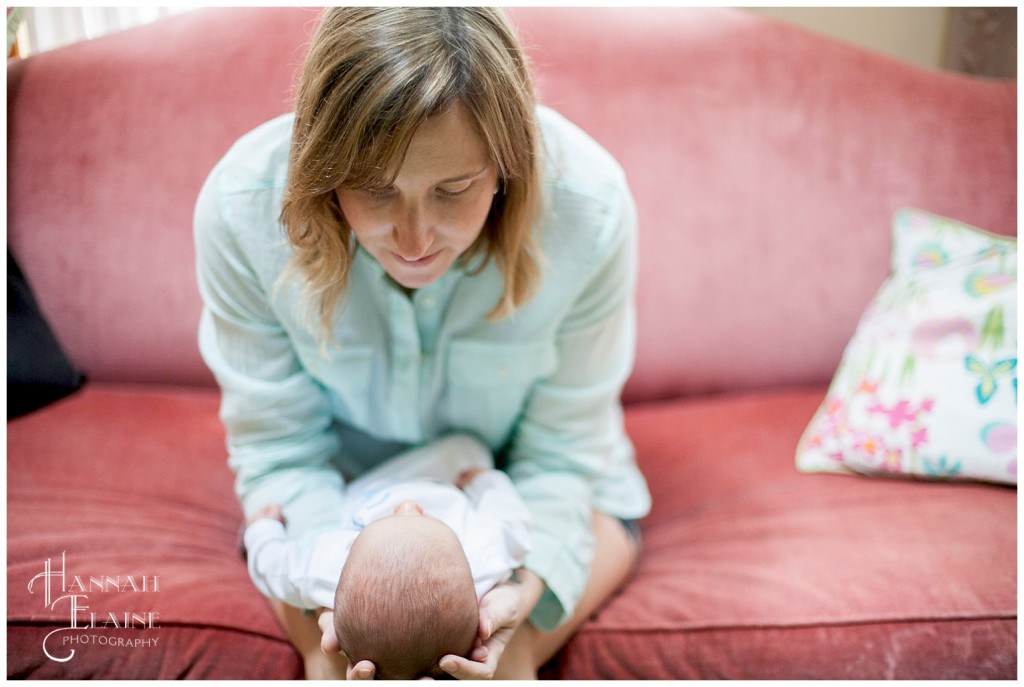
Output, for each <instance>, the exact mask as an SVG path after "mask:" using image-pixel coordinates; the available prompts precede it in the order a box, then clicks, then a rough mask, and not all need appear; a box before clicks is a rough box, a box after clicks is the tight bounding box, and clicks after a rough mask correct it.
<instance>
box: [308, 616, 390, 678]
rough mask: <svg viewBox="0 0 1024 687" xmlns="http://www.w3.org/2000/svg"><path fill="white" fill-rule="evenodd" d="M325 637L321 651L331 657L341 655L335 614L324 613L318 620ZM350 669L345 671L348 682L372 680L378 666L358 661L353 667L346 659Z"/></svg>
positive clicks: (322, 639)
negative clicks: (335, 628)
mask: <svg viewBox="0 0 1024 687" xmlns="http://www.w3.org/2000/svg"><path fill="white" fill-rule="evenodd" d="M316 622H317V624H318V625H319V626H320V632H322V633H323V637H321V638H320V650H321V651H323V652H324V653H325V654H327V655H329V656H333V655H335V654H340V653H341V646H340V645H339V644H338V636H337V635H336V634H335V633H334V612H333V611H327V610H325V611H323V612H321V613H320V616H319V617H318V618H317V619H316ZM346 663H347V664H348V667H347V668H346V669H345V679H346V680H372V679H373V678H374V676H375V675H376V673H377V666H375V665H373V663H372V662H370V661H356V663H355V665H352V663H351V661H349V660H348V659H347V657H346Z"/></svg>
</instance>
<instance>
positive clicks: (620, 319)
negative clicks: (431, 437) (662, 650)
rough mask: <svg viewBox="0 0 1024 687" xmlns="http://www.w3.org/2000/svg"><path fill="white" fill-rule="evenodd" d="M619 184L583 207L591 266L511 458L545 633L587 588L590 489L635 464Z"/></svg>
mask: <svg viewBox="0 0 1024 687" xmlns="http://www.w3.org/2000/svg"><path fill="white" fill-rule="evenodd" d="M617 182H618V183H617V184H614V187H613V188H610V189H609V192H608V193H607V194H606V195H605V196H604V197H603V198H602V199H601V202H600V203H598V202H596V201H591V204H590V205H586V207H587V208H588V209H589V208H596V209H593V210H592V212H593V214H594V216H596V217H601V218H603V223H601V224H597V225H595V227H594V228H593V230H592V234H591V236H590V237H588V238H589V239H590V240H592V241H593V242H594V244H595V248H594V253H593V256H594V257H593V263H592V264H591V265H590V266H589V269H588V271H587V272H586V273H585V274H583V275H580V281H581V282H582V283H581V287H582V288H581V289H580V290H579V292H578V296H577V298H576V299H575V301H574V302H573V305H572V307H571V309H570V311H569V312H568V314H567V316H566V317H565V319H564V320H563V321H562V322H561V324H560V327H559V329H558V333H557V338H556V342H555V343H556V350H557V357H558V361H559V364H558V368H557V369H556V370H555V371H554V372H553V373H552V374H551V375H549V376H548V377H547V378H545V379H543V380H542V381H541V382H539V383H538V384H537V385H536V387H535V388H534V390H533V392H532V394H531V396H530V400H529V402H528V405H527V407H526V409H525V413H524V415H523V419H522V421H521V422H520V424H519V426H518V428H517V430H516V432H515V434H514V437H513V442H512V448H511V451H510V455H509V464H508V473H509V475H510V477H511V478H512V480H513V482H514V483H515V485H516V487H517V488H518V489H519V492H520V494H521V495H522V497H523V499H524V501H525V502H526V504H527V506H528V508H529V510H530V515H531V518H532V521H533V528H532V534H533V549H532V551H531V552H530V554H529V555H528V556H527V558H526V568H527V569H528V570H530V571H532V572H533V573H534V574H536V575H537V576H538V577H540V578H541V579H542V580H543V581H544V583H545V589H544V592H543V594H542V597H541V600H540V602H539V603H538V605H537V606H536V608H535V609H534V610H533V612H532V614H531V621H532V622H533V624H534V625H535V626H537V628H538V629H541V630H543V631H548V630H551V629H553V628H554V627H556V626H557V625H559V624H560V623H562V622H564V621H565V620H566V619H567V618H568V617H569V616H570V615H572V612H573V609H574V608H575V606H576V604H577V603H578V601H579V599H580V596H581V595H582V593H583V590H584V588H585V587H586V584H587V575H588V566H589V563H590V560H591V558H592V555H593V543H594V540H593V533H592V531H591V514H592V508H593V499H594V488H593V485H594V483H595V481H596V480H598V479H599V478H601V477H603V476H605V475H609V474H616V473H617V472H620V471H621V470H622V469H623V467H624V466H627V465H628V464H629V463H631V462H632V461H633V450H632V445H631V444H630V442H629V439H628V437H627V436H626V434H625V429H624V426H623V417H622V408H621V404H620V401H619V396H620V393H621V390H622V386H623V385H624V384H625V381H626V379H627V377H628V376H629V373H630V371H631V370H632V364H633V357H634V348H635V321H634V320H635V312H634V311H635V307H634V291H635V276H636V275H635V271H636V265H635V262H636V216H635V208H634V205H633V201H632V197H631V195H630V193H629V189H628V187H627V185H626V183H625V179H624V178H622V177H619V178H618V179H617ZM609 186H613V184H612V183H609ZM581 202H582V201H581ZM581 212H582V211H581ZM557 268H558V264H557V262H555V260H554V259H553V258H552V259H551V265H550V267H549V269H551V270H555V269H557Z"/></svg>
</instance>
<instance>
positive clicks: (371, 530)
mask: <svg viewBox="0 0 1024 687" xmlns="http://www.w3.org/2000/svg"><path fill="white" fill-rule="evenodd" d="M410 503H411V502H405V503H403V504H402V505H400V506H399V507H398V508H396V513H395V514H394V515H391V516H388V517H386V518H381V519H380V520H376V521H374V522H372V523H370V524H369V525H367V526H366V527H365V528H364V529H363V531H362V532H361V533H360V534H359V536H358V537H356V540H355V542H354V543H353V544H352V549H351V551H350V552H349V555H348V559H347V560H346V562H345V566H344V568H343V569H342V571H341V578H340V579H339V581H338V591H337V593H336V594H335V597H334V604H335V608H334V629H335V632H336V633H337V635H338V643H339V644H340V646H341V649H342V651H343V652H344V653H345V655H346V656H347V657H348V658H349V659H350V661H351V662H352V663H353V664H354V663H355V662H356V661H361V660H368V661H372V662H373V663H374V665H375V666H376V667H377V672H376V674H377V677H378V679H415V678H417V677H422V676H424V675H430V676H432V677H441V676H444V675H446V673H444V672H443V671H441V670H440V668H439V667H438V665H437V664H438V662H439V661H440V659H441V658H442V657H443V656H445V655H447V654H458V655H460V656H466V655H467V654H468V653H469V651H470V650H471V649H472V646H473V640H474V638H475V637H476V634H477V626H478V617H479V611H478V603H477V598H476V591H475V590H474V587H473V576H472V574H471V572H470V569H469V562H468V561H467V560H466V554H465V552H464V551H463V550H462V545H461V543H460V542H459V539H458V537H456V536H455V533H454V532H453V531H452V530H451V528H450V527H448V526H447V525H445V524H444V523H443V522H441V521H440V520H437V519H436V518H433V517H431V516H429V515H424V514H423V512H422V510H421V509H419V507H418V506H416V505H415V504H412V507H410V506H408V505H407V504H410ZM403 506H404V507H405V508H403Z"/></svg>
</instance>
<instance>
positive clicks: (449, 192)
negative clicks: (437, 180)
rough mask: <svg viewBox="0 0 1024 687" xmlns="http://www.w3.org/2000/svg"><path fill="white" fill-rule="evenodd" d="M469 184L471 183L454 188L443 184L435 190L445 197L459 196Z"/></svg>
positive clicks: (466, 189)
mask: <svg viewBox="0 0 1024 687" xmlns="http://www.w3.org/2000/svg"><path fill="white" fill-rule="evenodd" d="M470 186H472V184H466V185H465V186H459V187H454V188H444V187H443V186H439V187H438V188H437V192H438V194H440V195H442V196H444V197H445V198H455V197H456V196H461V195H462V194H463V193H465V192H466V191H468V190H469V187H470Z"/></svg>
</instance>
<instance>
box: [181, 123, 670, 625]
mask: <svg viewBox="0 0 1024 687" xmlns="http://www.w3.org/2000/svg"><path fill="white" fill-rule="evenodd" d="M538 117H539V121H540V124H541V131H542V138H543V148H544V158H545V164H544V169H545V183H544V192H545V202H546V210H545V213H544V218H543V220H542V222H541V224H540V226H539V227H538V228H537V231H538V238H539V242H540V245H541V248H542V252H543V256H544V257H543V266H542V270H543V277H542V281H541V283H540V288H539V289H538V291H537V292H536V295H535V296H534V297H533V298H532V299H531V300H530V301H528V302H527V303H526V304H525V305H523V306H522V307H520V308H519V309H518V310H517V311H516V312H515V313H514V314H513V315H511V316H510V317H507V318H505V319H502V320H499V321H496V322H490V321H488V320H486V319H485V316H486V315H487V313H489V312H490V311H491V309H492V308H493V307H494V306H495V304H496V303H497V302H498V299H499V297H500V296H501V293H502V277H501V274H500V272H499V270H498V269H497V267H496V266H495V264H494V263H493V261H492V262H491V263H490V264H489V265H488V266H487V267H486V268H485V269H483V271H481V272H479V273H477V274H472V271H473V270H472V267H473V266H472V265H471V266H469V267H467V268H466V269H460V268H458V267H453V268H451V269H450V270H449V271H448V272H447V273H446V274H445V275H444V276H442V277H441V278H440V279H438V280H437V281H435V282H434V283H432V284H430V285H429V286H426V287H424V288H421V289H418V290H416V291H415V292H413V294H412V296H411V297H410V296H408V295H406V294H405V293H404V292H403V291H402V290H401V289H400V288H399V287H397V286H396V285H395V284H394V283H393V282H392V281H391V280H390V279H389V278H388V277H387V275H386V273H385V272H384V270H383V269H382V268H381V266H380V265H379V264H378V263H377V262H376V261H375V260H374V259H373V258H372V257H371V256H370V255H369V254H368V253H366V252H365V251H363V250H362V249H358V250H357V251H356V254H355V258H354V260H353V264H352V269H351V272H350V277H349V283H348V289H347V293H346V296H345V297H344V298H343V302H342V303H340V304H339V306H338V310H337V315H336V321H335V325H334V329H333V333H334V338H335V340H336V341H337V342H338V345H337V346H336V347H331V348H329V349H328V350H327V351H326V353H325V352H324V351H323V349H322V347H321V346H320V344H319V343H318V341H317V338H316V334H315V331H314V330H313V329H311V327H310V324H309V323H310V322H311V321H313V319H312V318H309V317H308V316H307V314H306V313H307V312H308V305H307V304H306V303H305V302H304V301H303V300H302V299H301V298H300V289H299V287H298V286H297V285H296V284H294V283H291V282H283V281H281V280H280V279H279V277H280V275H281V273H282V271H283V270H284V268H285V266H286V265H287V264H288V261H289V259H290V257H291V249H290V246H289V244H288V242H287V239H286V237H285V234H284V231H283V229H282V227H281V225H280V224H279V222H278V216H279V214H280V202H281V197H282V192H283V189H284V185H285V178H286V175H287V161H288V149H289V145H290V140H291V133H292V121H293V118H292V116H291V115H285V116H282V117H279V118H277V119H274V120H272V121H270V122H267V123H266V124H264V125H262V126H260V127H258V128H257V129H255V130H254V131H252V132H250V133H249V134H247V135H245V136H244V137H243V138H241V139H240V140H239V141H238V142H237V143H236V144H235V145H234V146H233V147H232V149H231V150H230V151H229V152H228V153H227V155H225V157H224V158H223V159H222V160H221V162H220V163H218V165H217V166H216V167H215V168H214V170H213V171H212V172H211V174H210V177H209V179H208V180H207V182H206V184H205V186H204V187H203V190H202V192H201V194H200V196H199V200H198V203H197V206H196V212H195V240H196V251H197V264H198V276H199V286H200V291H201V293H202V296H203V300H204V303H205V308H204V310H203V315H202V320H201V323H200V329H199V345H200V350H201V352H202V355H203V358H204V359H205V361H206V363H207V364H208V365H209V366H210V369H211V370H212V371H213V373H214V375H215V376H216V378H217V381H218V383H219V384H220V387H221V390H222V403H221V419H222V420H223V422H224V425H225V427H226V429H227V436H228V453H229V464H230V466H231V468H232V469H233V470H234V471H235V473H236V475H237V480H236V491H237V494H238V497H239V499H240V500H241V503H242V506H243V508H244V510H245V513H246V515H248V514H250V513H252V512H253V511H255V510H256V509H258V508H259V507H261V506H263V505H266V504H269V503H281V504H283V506H284V513H285V517H286V519H287V522H288V527H289V532H290V533H291V534H292V535H293V536H297V537H302V536H310V535H312V534H313V533H315V532H317V531H321V530H323V529H326V528H327V527H330V526H331V525H332V524H334V523H335V522H336V518H337V514H338V513H340V511H341V507H342V503H343V501H342V499H343V485H344V477H343V475H348V476H354V475H358V474H360V473H361V472H363V471H365V470H366V469H368V468H370V467H372V466H374V465H376V464H378V463H379V462H380V461H382V460H385V459H387V458H389V457H391V456H393V455H395V454H396V453H397V452H399V451H400V450H403V449H405V448H408V447H409V446H412V445H417V444H423V443H425V442H429V441H431V440H433V439H436V438H438V437H441V436H443V435H445V434H448V433H451V432H456V431H457V432H466V433H471V434H474V435H476V436H477V437H479V438H480V439H481V440H482V441H483V442H484V443H485V444H486V445H487V446H489V447H490V448H491V450H492V451H494V452H495V453H496V454H497V455H498V456H499V461H500V459H501V458H504V460H505V469H506V470H507V472H508V474H509V476H510V477H511V478H512V480H513V482H514V483H515V484H516V486H517V488H518V489H519V491H520V493H521V494H522V496H523V499H524V501H525V502H526V504H527V506H528V508H529V509H530V514H531V518H532V520H533V532H532V535H533V550H532V551H531V553H530V554H529V556H528V557H527V559H526V567H527V568H528V569H529V570H531V571H533V572H534V573H536V574H537V575H538V576H539V577H540V578H541V579H543V580H544V582H545V584H546V587H547V588H546V590H545V593H544V595H543V597H542V598H541V601H540V603H539V604H538V606H537V608H536V609H535V610H534V612H533V614H532V615H531V621H532V622H533V623H534V624H535V625H537V626H538V627H539V628H541V629H543V630H548V629H551V628H553V627H555V626H556V625H557V624H558V623H560V622H562V621H564V620H566V619H567V618H568V616H569V614H571V613H572V611H573V609H574V608H575V606H576V603H577V602H578V601H579V597H580V595H581V594H582V592H583V589H584V587H585V586H586V582H587V567H588V565H589V563H590V560H591V558H592V555H593V536H592V533H591V530H590V513H591V509H597V510H601V511H603V512H606V513H609V514H611V515H614V516H617V517H620V518H638V517H641V516H643V515H645V514H646V513H647V511H648V510H649V507H650V497H649V495H648V491H647V486H646V484H645V482H644V480H643V477H642V476H641V474H640V472H639V471H638V470H637V468H636V465H635V462H634V458H633V448H632V445H631V443H630V441H629V439H628V437H627V436H626V434H625V431H624V428H623V418H622V408H621V405H620V402H619V392H620V391H621V388H622V385H623V384H624V382H625V380H626V378H627V377H628V375H629V372H630V370H631V368H632V363H633V353H634V344H635V326H634V318H635V312H634V287H635V278H636V273H635V268H636V265H635V260H636V216H635V209H634V205H633V200H632V197H631V195H630V193H629V188H628V186H627V184H626V180H625V177H624V175H623V172H622V170H621V168H620V167H619V165H618V164H617V163H616V162H615V160H614V159H612V157H611V156H610V155H609V154H608V153H607V152H605V151H604V150H603V149H602V148H601V147H600V146H599V145H597V144H596V143H595V142H594V141H593V140H592V139H590V138H589V137H588V136H587V135H586V134H584V133H583V132H582V131H580V130H579V129H578V128H577V127H575V126H574V125H572V124H571V123H569V122H568V121H567V120H565V119H564V118H563V117H561V116H560V115H558V114H557V113H555V112H553V111H551V110H548V109H545V108H539V109H538ZM314 326H319V325H318V324H316V325H314Z"/></svg>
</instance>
